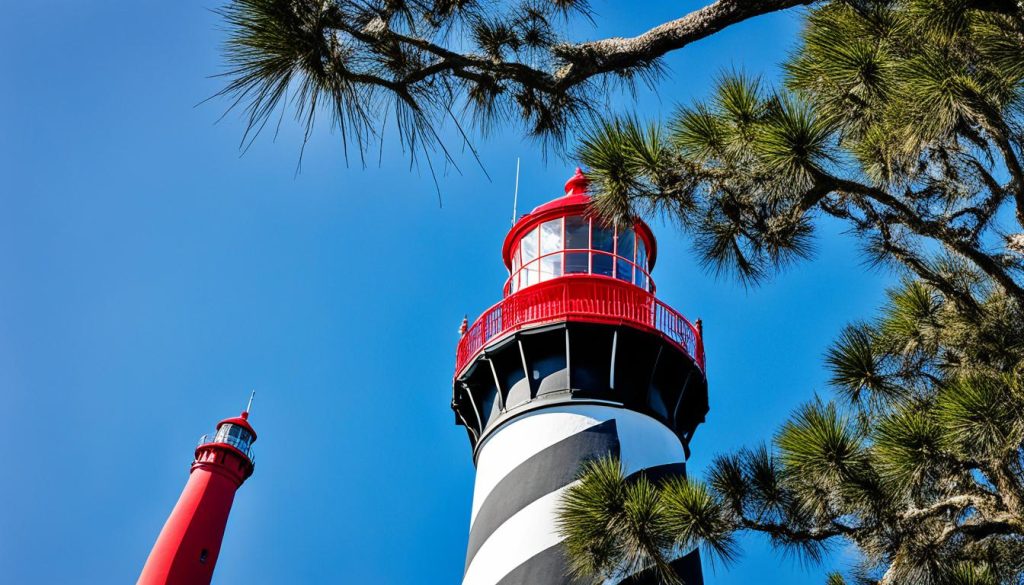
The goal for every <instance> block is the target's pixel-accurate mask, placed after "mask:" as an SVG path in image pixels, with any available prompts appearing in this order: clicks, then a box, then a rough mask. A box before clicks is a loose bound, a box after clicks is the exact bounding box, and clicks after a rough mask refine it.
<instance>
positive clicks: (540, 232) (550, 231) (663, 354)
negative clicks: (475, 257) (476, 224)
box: [452, 169, 708, 585]
mask: <svg viewBox="0 0 1024 585" xmlns="http://www.w3.org/2000/svg"><path fill="white" fill-rule="evenodd" d="M587 184H588V181H587V178H586V177H585V176H584V175H583V173H582V172H581V171H580V169H576V174H575V175H574V176H573V177H572V178H570V179H569V181H568V182H567V183H566V184H565V195H564V196H562V197H559V198H557V199H554V200H553V201H550V202H548V203H546V204H544V205H541V206H539V207H537V208H536V209H534V210H533V211H532V212H530V213H529V214H527V215H525V216H523V217H522V218H520V219H519V220H518V221H517V222H516V223H515V225H513V227H512V229H511V231H509V233H508V236H507V237H506V238H505V242H504V245H503V247H502V257H503V259H504V262H505V267H506V268H507V269H508V271H509V278H508V280H507V281H506V282H505V285H504V291H503V298H502V300H501V301H500V302H498V303H497V304H496V305H494V306H492V307H491V308H489V309H487V310H486V311H485V312H484V313H483V314H482V315H481V316H480V317H479V318H478V319H477V320H476V321H475V322H474V323H473V324H472V325H469V324H468V323H467V324H466V325H468V326H466V327H464V332H463V334H462V337H461V339H460V340H459V344H458V349H457V352H456V368H455V376H454V382H453V393H452V409H453V410H454V411H455V418H456V423H457V424H459V425H462V426H464V427H465V429H466V432H467V435H468V437H469V442H470V445H471V446H472V453H473V460H474V463H475V465H476V480H475V486H474V494H473V504H472V512H471V521H470V530H469V544H468V550H467V553H466V564H465V572H464V576H463V580H462V583H463V585H569V584H571V583H574V581H573V580H572V579H571V578H570V577H569V576H568V563H567V561H566V559H565V557H564V553H563V550H562V547H561V540H562V537H561V536H560V535H559V533H558V529H557V526H556V516H557V510H558V507H559V504H560V500H561V496H562V495H563V494H564V493H565V491H566V490H567V489H568V488H569V487H570V486H571V485H573V483H574V482H575V481H576V480H577V477H578V474H579V471H580V468H581V466H582V465H583V464H584V463H585V462H586V461H588V460H592V459H596V458H600V457H607V456H614V457H617V458H618V459H619V460H620V461H621V463H622V466H623V468H624V470H625V472H626V473H627V474H629V475H631V476H633V475H637V474H645V475H646V476H647V477H648V478H649V479H651V480H653V481H658V480H660V479H663V478H665V477H668V476H671V475H683V474H685V461H686V458H687V457H688V456H689V444H690V440H691V439H692V437H693V434H694V431H695V430H696V428H697V425H699V424H700V423H701V422H703V421H704V416H705V415H706V414H707V412H708V393H707V379H706V376H705V372H704V349H703V342H702V339H701V331H700V329H699V327H697V326H695V325H694V324H692V323H691V322H690V321H688V320H687V319H686V318H684V317H683V316H682V315H681V314H680V313H678V312H677V311H676V310H674V309H673V308H671V307H669V306H668V305H667V304H665V303H664V302H662V301H660V300H659V299H658V298H657V297H656V296H655V285H654V281H653V280H652V279H651V270H652V268H653V267H654V262H655V259H656V257H657V243H656V241H655V239H654V235H653V233H652V232H651V229H650V228H649V227H648V226H647V224H646V223H644V222H643V221H642V220H640V219H638V218H637V219H634V220H632V221H631V222H624V223H623V224H620V225H613V224H610V223H606V222H604V221H602V220H601V219H600V218H598V217H595V216H593V215H592V214H591V213H590V202H591V199H590V196H589V195H588V193H587ZM679 552H680V556H679V558H677V559H675V560H674V562H673V563H672V565H673V567H674V569H675V570H676V572H677V573H678V574H679V576H680V577H681V578H682V579H683V580H684V582H685V583H686V584H687V585H700V584H701V583H703V580H702V577H701V567H700V559H699V556H698V553H697V551H695V550H694V551H679ZM648 582H653V581H651V580H649V578H648V576H647V575H646V574H638V575H632V576H629V577H627V578H626V580H625V581H623V583H624V584H633V585H639V584H641V583H648Z"/></svg>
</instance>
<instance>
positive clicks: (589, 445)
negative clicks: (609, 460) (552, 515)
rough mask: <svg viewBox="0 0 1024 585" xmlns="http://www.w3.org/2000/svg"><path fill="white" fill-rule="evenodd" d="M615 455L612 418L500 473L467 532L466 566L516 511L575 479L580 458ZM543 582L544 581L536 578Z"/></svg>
mask: <svg viewBox="0 0 1024 585" xmlns="http://www.w3.org/2000/svg"><path fill="white" fill-rule="evenodd" d="M609 455H610V456H614V457H618V455H619V437H618V433H617V431H616V427H615V419H612V420H608V421H605V422H603V423H600V424H596V425H594V426H592V427H590V428H588V429H585V430H583V431H580V432H578V433H576V434H575V435H571V436H569V437H566V438H565V439H562V440H561V441H559V442H557V443H555V444H554V445H551V446H549V447H546V448H545V449H543V450H542V451H540V452H538V453H536V454H535V455H533V456H532V457H530V458H529V459H527V460H526V461H524V462H523V463H521V464H520V465H518V466H517V467H516V468H515V469H513V470H512V471H511V472H509V474H508V475H506V476H505V477H503V478H502V479H501V481H499V482H498V484H497V485H495V486H494V489H492V490H491V492H490V493H489V494H488V495H487V499H485V500H484V503H483V504H482V505H481V506H480V511H479V512H477V515H476V518H475V519H474V520H473V526H472V527H471V528H470V532H469V546H468V548H467V551H466V570H467V571H468V570H469V564H470V562H472V560H473V557H474V556H476V553H477V551H479V550H480V547H481V546H483V544H484V542H486V541H487V538H488V537H490V535H491V534H492V533H493V532H494V531H495V530H497V529H498V528H500V527H501V525H502V524H504V523H505V521H506V520H508V519H509V518H511V517H512V516H514V515H515V514H516V513H517V512H519V511H520V510H522V509H523V508H525V507H526V506H528V505H530V504H532V503H533V502H535V501H537V500H538V499H540V498H542V497H544V496H546V495H548V494H550V493H551V492H553V491H555V490H557V489H560V488H562V487H565V486H567V485H569V484H570V483H572V482H573V481H575V479H576V476H577V475H578V474H579V470H580V469H579V468H580V465H581V464H582V463H583V462H584V461H588V460H592V459H595V458H598V457H606V456H609ZM540 582H541V583H546V581H540Z"/></svg>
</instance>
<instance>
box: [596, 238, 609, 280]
mask: <svg viewBox="0 0 1024 585" xmlns="http://www.w3.org/2000/svg"><path fill="white" fill-rule="evenodd" d="M610 240H611V238H609V241H610ZM593 261H594V268H593V269H592V270H591V272H592V273H593V274H600V275H602V276H611V275H612V262H613V261H612V256H611V255H610V254H598V253H594V258H593Z"/></svg>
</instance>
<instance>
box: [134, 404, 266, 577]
mask: <svg viewBox="0 0 1024 585" xmlns="http://www.w3.org/2000/svg"><path fill="white" fill-rule="evenodd" d="M249 405H250V407H251V405H252V400H251V399H250V400H249ZM255 440H256V431H255V430H253V428H252V425H250V424H249V408H248V407H247V408H246V409H245V412H243V413H242V414H241V415H239V416H237V417H234V418H226V419H224V420H222V421H220V422H219V423H217V428H216V432H215V433H214V434H213V435H203V437H202V438H201V439H200V440H199V446H198V447H196V452H195V460H194V461H193V462H192V470H191V472H190V474H189V478H188V483H186V484H185V490H184V491H182V493H181V497H180V498H178V503H177V505H175V506H174V511H172V512H171V516H170V517H169V518H168V519H167V523H166V524H164V528H163V530H161V531H160V536H159V537H158V538H157V540H156V544H155V545H153V550H152V551H151V552H150V553H149V559H147V560H146V566H145V567H143V569H142V575H141V576H140V577H139V581H138V585H208V584H209V583H210V579H211V578H212V577H213V568H214V565H216V564H217V555H218V554H219V553H220V543H221V540H222V539H223V538H224V527H225V526H226V525H227V522H228V513H229V512H231V503H232V502H233V501H234V499H235V491H236V490H238V488H239V487H240V486H241V485H242V483H243V482H245V480H246V479H248V477H249V476H250V475H252V472H253V465H254V463H253V462H254V458H253V452H252V444H253V442H254V441H255Z"/></svg>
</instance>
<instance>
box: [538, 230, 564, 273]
mask: <svg viewBox="0 0 1024 585" xmlns="http://www.w3.org/2000/svg"><path fill="white" fill-rule="evenodd" d="M561 249H562V218H558V219H553V220H551V221H545V222H544V223H542V224H540V254H541V256H543V255H544V254H550V253H552V252H558V251H559V250H561ZM542 271H543V269H542Z"/></svg>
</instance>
